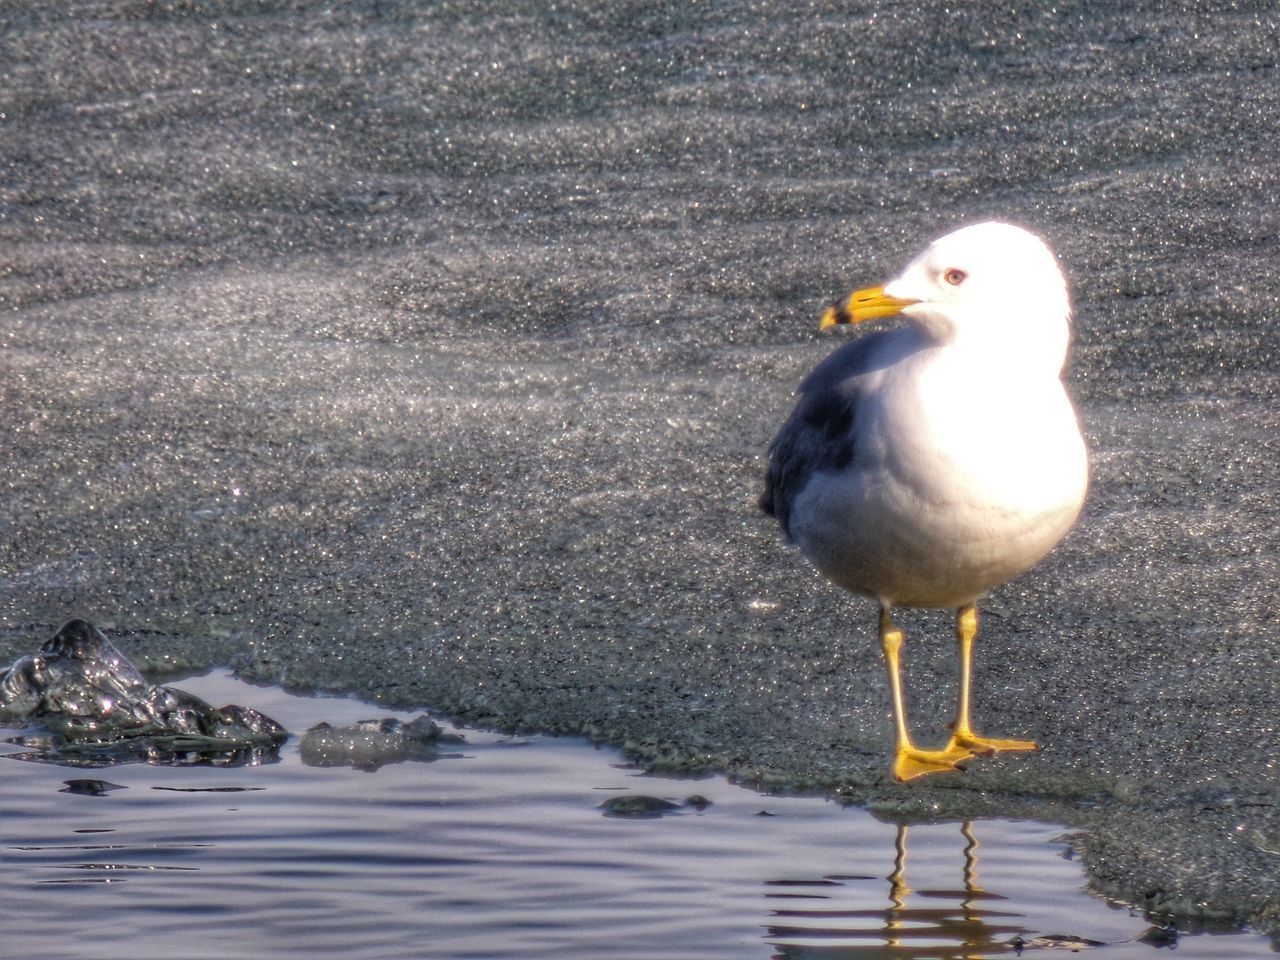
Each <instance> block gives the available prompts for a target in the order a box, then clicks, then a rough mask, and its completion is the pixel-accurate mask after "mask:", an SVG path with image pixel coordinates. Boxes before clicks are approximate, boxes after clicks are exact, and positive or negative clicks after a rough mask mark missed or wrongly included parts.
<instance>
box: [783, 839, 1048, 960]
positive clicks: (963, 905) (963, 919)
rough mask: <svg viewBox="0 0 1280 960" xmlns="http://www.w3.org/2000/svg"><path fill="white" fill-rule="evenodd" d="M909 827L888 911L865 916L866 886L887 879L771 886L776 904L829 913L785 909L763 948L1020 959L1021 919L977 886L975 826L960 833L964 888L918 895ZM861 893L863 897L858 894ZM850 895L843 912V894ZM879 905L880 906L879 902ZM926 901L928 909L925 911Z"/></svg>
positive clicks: (786, 958)
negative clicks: (910, 864) (910, 873)
mask: <svg viewBox="0 0 1280 960" xmlns="http://www.w3.org/2000/svg"><path fill="white" fill-rule="evenodd" d="M910 829H911V828H910V827H909V826H907V825H906V824H899V825H898V835H897V839H896V841H895V848H896V855H895V857H894V862H893V872H892V873H890V874H889V876H888V877H887V880H888V884H889V890H888V903H887V904H886V905H884V906H868V907H865V908H859V907H858V906H857V905H856V904H857V902H858V901H859V900H861V901H863V902H866V899H869V898H867V897H866V893H867V892H868V891H867V890H866V884H868V883H875V884H876V886H877V888H879V885H880V884H882V883H884V879H885V878H880V877H875V876H853V875H848V876H844V875H842V876H827V877H822V878H820V879H817V880H811V881H810V880H778V881H770V882H769V883H768V884H767V885H768V887H769V892H768V897H769V898H770V899H771V900H793V901H794V900H824V901H827V902H828V904H829V906H826V907H821V908H815V907H809V906H805V907H795V908H792V907H781V905H779V906H780V908H779V909H775V910H773V911H772V912H771V921H770V923H769V925H768V932H767V933H766V935H765V940H766V941H767V942H768V943H770V944H771V945H772V946H773V947H775V948H776V950H777V953H776V954H775V955H774V957H775V960H860V958H871V957H876V958H885V957H892V958H895V960H897V958H904V960H909V958H917V957H918V958H925V957H930V958H939V960H969V958H977V957H985V956H990V955H991V954H995V953H1008V954H1010V955H1011V956H1012V955H1013V953H1014V950H1015V948H1014V946H1013V942H1014V940H1015V938H1017V937H1020V936H1022V935H1024V934H1026V933H1027V932H1028V931H1027V930H1026V929H1025V928H1024V927H1023V926H1021V925H1020V924H1019V923H1018V920H1019V919H1021V915H1020V914H1017V913H1014V912H1010V911H1007V910H1000V909H999V908H998V906H996V904H997V903H998V902H999V901H1001V900H1005V899H1006V898H1005V897H1003V896H1001V895H1000V894H997V893H989V892H988V891H986V890H983V889H982V887H981V886H980V885H979V883H978V840H977V837H975V836H974V832H973V823H972V822H971V821H965V822H964V823H963V824H962V825H961V826H960V833H961V835H962V836H963V837H964V840H965V847H964V855H963V868H962V873H961V880H962V886H961V887H960V888H957V889H950V890H948V889H942V890H912V889H911V888H910V887H909V886H908V885H907V839H908V834H909V832H910ZM859 886H861V887H862V888H863V889H862V890H861V891H858V890H857V888H858V887H859ZM842 888H843V890H847V891H848V892H850V893H852V895H853V896H852V899H853V901H854V904H853V905H852V906H850V907H849V908H844V907H843V906H842V905H840V904H839V903H838V902H834V901H837V900H838V898H839V897H840V892H838V891H840V890H841V889H842ZM851 888H852V889H851ZM876 899H879V896H878V894H877V895H876ZM920 901H924V903H920Z"/></svg>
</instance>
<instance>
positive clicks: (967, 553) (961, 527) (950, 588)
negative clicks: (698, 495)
mask: <svg viewBox="0 0 1280 960" xmlns="http://www.w3.org/2000/svg"><path fill="white" fill-rule="evenodd" d="M880 317H901V318H903V320H905V321H906V322H905V323H904V324H902V325H900V326H898V327H895V328H893V329H887V330H880V331H877V332H873V333H870V334H867V335H864V336H861V337H859V338H857V339H855V340H853V341H851V342H849V343H846V344H844V345H843V346H841V347H839V348H838V349H837V350H835V351H834V352H833V353H832V354H831V355H830V356H828V357H827V358H826V359H825V360H823V361H822V362H821V363H820V364H818V366H817V367H815V368H814V370H813V372H811V373H810V374H809V376H808V377H806V378H805V380H804V381H803V382H802V383H801V384H800V388H799V391H798V393H799V401H798V402H797V404H796V408H795V411H794V412H793V413H792V414H791V416H790V418H789V419H788V420H787V421H786V422H785V423H784V424H783V426H782V429H781V430H780V431H779V432H778V435H777V437H776V438H775V439H774V441H773V444H772V446H771V447H770V448H769V469H768V474H767V476H766V478H765V488H764V494H763V495H762V496H761V498H760V506H761V508H762V509H763V510H764V512H765V513H767V514H769V515H770V516H772V517H774V518H776V519H777V521H778V523H779V524H780V525H781V527H782V530H783V532H784V534H785V535H786V537H787V539H788V540H789V541H790V542H792V543H794V544H795V545H796V546H798V547H799V549H800V552H801V553H803V554H804V555H805V557H807V558H808V559H809V561H810V562H811V563H812V564H813V565H814V566H815V567H816V568H817V569H818V571H819V572H821V573H822V574H823V575H824V576H825V577H827V579H829V580H830V581H831V582H832V583H834V584H836V585H837V586H840V587H843V588H844V589H846V590H849V591H851V592H853V593H856V594H860V595H863V596H866V597H870V598H872V599H874V600H876V601H877V602H878V603H879V605H880V620H879V632H880V643H881V647H882V648H883V651H884V658H885V664H886V666H887V667H888V672H889V689H890V693H891V695H892V700H893V720H894V732H895V736H896V751H895V756H894V763H893V775H894V778H895V779H897V780H899V781H907V780H912V779H914V778H916V777H920V776H924V775H926V774H931V773H938V772H942V771H949V770H957V769H963V764H964V762H965V761H967V760H969V759H970V758H972V757H974V756H979V755H984V756H985V755H990V754H994V753H999V752H1002V751H1017V750H1035V749H1037V746H1036V744H1035V743H1034V742H1032V741H1030V740H1005V739H997V738H992V737H986V736H980V735H979V734H977V733H976V732H975V731H974V729H973V727H972V726H971V725H970V718H969V690H970V681H971V677H972V655H973V644H974V638H975V637H976V636H977V633H978V608H977V602H978V601H979V599H981V598H982V596H983V595H984V594H986V593H987V592H988V591H989V590H991V589H992V588H994V587H997V586H999V585H1000V584H1002V583H1004V582H1006V581H1008V580H1010V579H1012V578H1013V577H1016V576H1018V575H1019V574H1021V573H1023V572H1024V571H1026V570H1028V569H1030V568H1031V567H1032V566H1033V565H1034V564H1035V563H1036V562H1037V561H1039V560H1040V559H1041V558H1042V557H1043V556H1044V555H1045V554H1047V553H1048V552H1049V551H1050V550H1051V549H1052V548H1053V547H1054V545H1055V544H1057V543H1058V541H1059V540H1061V539H1062V537H1063V536H1064V535H1065V534H1066V532H1067V531H1068V530H1069V529H1070V528H1071V525H1072V524H1073V523H1074V522H1075V519H1076V516H1077V515H1078V514H1079V512H1080V508H1081V506H1082V505H1083V503H1084V497H1085V491H1086V488H1087V486H1088V454H1087V452H1086V449H1085V444H1084V439H1083V438H1082V437H1081V435H1080V425H1079V421H1078V420H1077V417H1076V413H1075V410H1074V408H1073V407H1072V405H1071V400H1070V398H1069V397H1068V395H1067V392H1066V389H1065V387H1064V386H1063V383H1062V368H1063V364H1064V363H1065V362H1066V356H1067V348H1068V345H1069V342H1070V338H1071V329H1070V323H1071V303H1070V300H1069V297H1068V294H1067V283H1066V279H1065V277H1064V276H1063V274H1062V271H1061V270H1060V269H1059V267H1058V263H1057V260H1056V259H1055V257H1054V255H1053V253H1052V251H1051V250H1050V249H1049V247H1048V246H1047V245H1046V244H1045V242H1044V241H1043V240H1042V239H1041V238H1040V237H1038V236H1036V235H1035V234H1033V233H1031V232H1029V231H1027V230H1025V229H1023V228H1021V227H1017V226H1013V225H1011V224H1008V223H999V222H987V223H978V224H974V225H971V226H966V227H962V228H961V229H959V230H955V231H954V232H952V233H948V234H946V235H945V236H943V237H940V238H939V239H937V240H935V241H933V242H932V243H931V244H929V246H927V247H926V248H925V249H924V250H923V251H922V252H921V253H919V254H918V255H917V256H916V257H915V259H913V260H912V261H911V262H910V263H908V264H907V266H906V268H905V269H904V270H903V271H902V273H901V274H899V276H898V277H897V278H896V279H895V280H893V281H891V282H890V283H888V284H886V285H884V286H883V287H872V288H868V289H866V290H858V291H856V292H855V293H853V294H851V295H850V296H849V298H848V300H847V301H845V302H844V303H841V304H837V305H834V306H831V307H829V308H828V309H827V311H826V312H825V313H824V314H823V316H822V321H821V325H820V329H822V330H826V329H828V328H830V327H833V326H835V325H837V324H857V323H862V322H863V321H866V320H872V319H875V318H880ZM894 607H926V608H938V609H950V610H954V611H955V622H956V637H957V639H958V641H959V660H960V690H959V697H958V703H957V706H956V716H955V722H954V723H953V724H952V725H951V738H950V740H949V741H948V743H947V744H946V746H944V747H943V748H942V749H939V750H928V749H922V748H920V747H917V746H916V745H915V743H914V742H913V741H912V739H911V734H910V732H909V729H908V725H907V717H906V711H905V709H904V706H903V695H902V679H901V651H902V645H903V634H902V631H901V630H899V629H898V627H897V626H896V625H895V624H894V622H893V618H892V615H891V614H892V611H893V608H894Z"/></svg>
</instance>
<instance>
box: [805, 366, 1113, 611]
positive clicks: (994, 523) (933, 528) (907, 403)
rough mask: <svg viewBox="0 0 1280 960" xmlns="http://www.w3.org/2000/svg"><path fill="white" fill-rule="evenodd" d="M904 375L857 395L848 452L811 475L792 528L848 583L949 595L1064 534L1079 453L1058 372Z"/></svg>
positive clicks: (812, 554) (992, 577)
mask: <svg viewBox="0 0 1280 960" xmlns="http://www.w3.org/2000/svg"><path fill="white" fill-rule="evenodd" d="M943 372H944V374H945V372H946V371H945V370H944V371H943ZM904 379H906V378H904ZM909 382H910V386H911V389H910V392H909V393H908V392H906V391H904V390H896V389H895V384H894V383H893V382H887V383H885V384H883V385H882V389H881V390H880V391H879V392H877V393H876V394H875V395H873V396H872V397H870V398H868V402H865V403H860V405H859V410H858V416H857V418H856V420H855V424H854V429H855V431H856V432H857V447H856V449H857V455H856V456H855V458H854V461H853V463H852V464H850V466H849V467H848V468H847V469H845V470H843V471H838V472H836V471H831V472H825V473H816V474H815V475H814V476H813V477H812V478H811V479H810V480H809V482H808V483H807V484H806V485H805V487H804V489H803V490H802V491H801V493H800V495H799V496H798V497H797V500H796V505H795V513H794V516H795V520H794V522H793V535H794V537H795V540H796V543H797V544H798V545H799V546H800V549H801V550H802V551H803V552H804V553H805V555H806V556H808V557H809V559H810V560H811V561H812V562H813V563H814V565H815V566H817V568H818V569H819V570H820V571H822V573H824V574H825V575H826V576H827V577H828V578H830V579H831V580H832V581H833V582H835V583H837V584H839V585H840V586H842V587H845V588H846V589H848V590H852V591H854V592H857V593H862V594H866V595H869V596H872V597H877V598H879V599H881V600H882V601H887V602H889V603H893V604H901V605H905V606H922V607H957V606H960V605H962V604H965V603H970V602H972V601H974V600H976V599H977V598H978V597H979V596H981V595H982V594H984V593H986V592H987V591H988V590H990V589H991V588H992V587H995V586H997V585H999V584H1001V583H1004V582H1005V581H1007V580H1009V579H1011V578H1013V577H1015V576H1017V575H1018V574H1020V573H1022V572H1023V571H1025V570H1027V569H1029V568H1030V567H1031V566H1032V565H1034V564H1035V563H1036V562H1037V561H1038V560H1040V558H1041V557H1043V556H1044V555H1045V554H1046V553H1048V552H1049V550H1051V549H1052V548H1053V546H1054V545H1055V544H1056V543H1057V542H1058V541H1059V540H1060V539H1061V538H1062V537H1063V535H1064V534H1066V532H1067V530H1069V529H1070V527H1071V524H1072V523H1073V522H1074V521H1075V518H1076V516H1077V514H1078V513H1079V512H1080V507H1081V505H1082V504H1083V502H1084V494H1085V488H1086V486H1087V474H1088V464H1087V455H1086V452H1085V447H1084V441H1083V440H1082V439H1081V437H1080V431H1079V426H1078V423H1077V421H1076V417H1075V413H1074V411H1073V410H1072V408H1071V404H1070V401H1069V400H1068V399H1067V396H1066V393H1065V391H1064V390H1063V389H1062V386H1061V384H1060V383H1059V382H1058V381H1057V379H1056V378H1053V379H1052V381H1051V382H1045V381H1044V380H1043V379H1041V380H1040V381H1038V382H1036V383H1033V384H1020V385H1011V384H1008V383H1005V384H994V383H993V384H987V385H983V384H972V383H970V384H967V385H963V386H962V387H961V389H960V390H959V391H958V390H957V388H956V384H955V383H954V381H949V380H948V379H947V378H946V376H942V377H935V378H931V377H929V376H924V377H920V376H917V377H916V378H915V379H913V380H910V381H909Z"/></svg>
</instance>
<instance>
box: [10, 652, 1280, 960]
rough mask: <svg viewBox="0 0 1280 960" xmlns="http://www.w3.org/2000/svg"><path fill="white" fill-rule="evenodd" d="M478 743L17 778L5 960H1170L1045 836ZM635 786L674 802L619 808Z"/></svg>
mask: <svg viewBox="0 0 1280 960" xmlns="http://www.w3.org/2000/svg"><path fill="white" fill-rule="evenodd" d="M175 685H176V686H178V687H180V688H182V689H185V690H188V691H190V692H192V693H195V694H197V695H198V696H201V697H204V698H205V699H208V700H210V701H213V702H216V703H224V702H236V703H243V704H246V705H250V706H253V707H255V708H257V709H260V710H262V711H264V712H266V713H268V714H269V715H271V716H273V717H275V718H276V719H277V720H279V721H280V722H282V723H283V724H285V726H286V727H288V728H289V729H290V730H291V731H294V732H295V733H301V732H302V731H304V730H306V729H307V728H309V727H311V726H313V725H314V724H316V723H318V722H320V721H321V720H324V721H327V722H328V723H330V724H333V725H335V726H337V725H341V724H347V723H351V722H353V721H355V720H359V719H367V718H370V717H381V716H395V717H399V718H401V719H406V720H407V719H409V718H410V717H411V716H412V714H406V713H394V712H391V711H384V710H381V709H379V708H376V707H370V706H369V705H367V704H363V703H360V702H358V701H355V700H350V699H335V698H305V697H292V696H289V695H288V694H285V693H284V692H283V691H280V690H278V689H271V688H261V687H247V686H246V685H244V684H241V683H238V682H237V681H236V680H234V679H233V678H232V677H231V676H230V675H229V674H227V673H226V672H217V673H213V674H210V675H208V676H206V677H200V678H195V679H190V680H185V681H180V682H178V683H176V684H175ZM464 735H465V737H466V743H465V744H462V745H446V746H445V747H444V748H443V749H442V752H441V754H440V758H439V759H437V760H434V761H432V762H420V761H414V762H406V763H398V764H392V765H388V766H384V767H381V768H380V769H378V770H377V771H376V772H365V771H360V770H353V769H351V768H350V767H309V766H305V765H304V764H303V763H302V760H301V757H300V755H299V751H298V745H297V739H296V737H295V738H294V739H291V740H290V741H289V743H288V744H286V746H285V748H284V750H283V751H282V755H281V762H279V763H276V764H270V765H265V766H259V767H240V768H232V769H226V768H214V767H152V766H147V765H144V764H131V765H125V766H116V767H112V768H110V769H109V770H84V769H71V768H67V767H58V766H52V765H48V764H41V763H23V762H17V761H9V762H5V763H3V764H0V806H2V808H3V817H2V818H0V850H2V854H0V857H2V859H3V864H4V870H3V873H0V898H2V899H0V902H3V903H4V905H5V923H4V932H3V937H2V942H3V946H4V955H11V956H36V955H44V956H57V957H67V958H74V957H110V958H116V957H119V958H124V957H127V958H130V960H146V958H165V960H169V958H172V957H174V956H178V955H180V956H182V957H184V958H188V960H200V958H225V957H228V956H242V957H253V958H277V957H279V958H284V957H303V956H306V957H327V956H341V957H343V958H354V960H364V958H369V960H372V958H411V957H431V958H464V957H466V958H506V957H511V958H515V957H520V958H530V957H547V958H593V960H594V958H601V957H605V956H608V957H618V958H667V960H669V958H688V960H699V958H721V957H723V958H749V957H758V958H770V957H775V958H789V960H801V958H805V960H808V958H815V960H816V958H823V960H852V958H863V957H896V958H925V957H938V958H951V957H955V958H960V957H985V956H997V955H1008V956H1013V955H1015V953H1016V951H1017V949H1018V946H1019V945H1021V947H1022V955H1023V956H1046V957H1047V956H1055V955H1059V954H1065V952H1066V951H1067V950H1069V949H1071V948H1075V949H1077V950H1079V951H1080V952H1081V953H1082V954H1085V953H1097V954H1098V955H1099V956H1104V957H1108V958H1128V957H1148V956H1152V955H1153V953H1152V951H1153V950H1155V949H1157V947H1156V945H1155V944H1153V943H1151V942H1144V941H1141V940H1139V939H1137V938H1139V937H1141V936H1142V935H1143V934H1144V933H1145V932H1147V931H1148V930H1149V929H1150V926H1149V924H1148V923H1147V922H1145V921H1144V920H1143V919H1142V918H1141V917H1140V916H1136V915H1134V914H1133V913H1131V912H1130V911H1129V910H1128V909H1126V908H1124V907H1120V906H1117V905H1114V904H1108V903H1106V902H1104V901H1102V900H1098V899H1096V898H1093V897H1090V896H1089V895H1087V894H1085V893H1084V892H1082V889H1081V887H1082V884H1083V879H1084V878H1083V875H1082V872H1081V869H1080V867H1079V866H1078V864H1076V863H1074V862H1073V861H1072V860H1071V859H1070V851H1069V848H1068V847H1067V845H1066V844H1065V843H1064V842H1062V841H1061V840H1060V839H1058V838H1059V835H1060V833H1061V828H1059V827H1055V826H1053V825H1050V824H1041V823H1029V822H1012V821H992V820H983V821H975V822H972V823H965V824H962V823H942V824H925V825H917V826H911V827H895V826H893V825H891V824H884V823H881V822H879V821H877V820H875V819H874V818H873V817H871V816H870V815H869V814H867V813H865V812H863V811H859V810H855V809H846V808H841V807H839V806H837V805H836V804H833V803H829V802H825V801H822V800H815V799H803V798H789V797H770V796H762V795H761V794H758V793H754V792H752V791H750V790H746V789H743V788H741V787H736V786H734V785H732V784H729V783H727V782H726V781H725V780H724V779H723V778H706V779H701V780H696V781H691V780H666V779H659V778H653V777H645V776H641V775H639V774H638V773H637V772H636V771H635V770H632V769H629V768H627V767H625V766H623V765H620V764H619V763H618V758H617V756H616V755H615V754H613V753H611V752H609V751H602V750H597V749H595V748H593V747H591V746H590V745H588V744H586V743H583V742H582V741H578V740H572V739H555V738H543V737H534V738H529V739H510V738H505V737H502V736H500V735H498V734H489V733H484V732H477V731H474V730H467V731H464ZM3 750H4V752H6V753H17V752H20V751H21V748H19V747H10V746H8V745H5V746H4V747H3ZM637 795H643V796H646V797H649V798H656V799H658V800H666V801H668V803H666V804H663V803H656V804H655V803H653V802H652V801H650V802H649V803H648V804H644V803H631V802H623V801H620V800H619V798H621V797H631V796H637ZM691 795H697V796H700V797H701V798H704V799H705V800H707V801H709V803H707V804H702V803H694V804H691V803H688V802H686V801H687V798H689V797H690V796H691ZM602 804H603V805H604V806H602ZM1054 937H1060V938H1066V939H1054ZM1037 938H1047V939H1039V940H1037ZM1091 942H1092V943H1091ZM1177 950H1178V956H1180V957H1183V958H1186V957H1236V958H1239V957H1252V956H1256V957H1262V956H1271V955H1272V954H1271V951H1270V949H1269V944H1268V942H1267V941H1266V940H1265V938H1262V937H1259V936H1254V935H1250V934H1235V935H1230V936H1209V935H1198V936H1185V935H1184V936H1182V937H1180V938H1179V939H1178V940H1177Z"/></svg>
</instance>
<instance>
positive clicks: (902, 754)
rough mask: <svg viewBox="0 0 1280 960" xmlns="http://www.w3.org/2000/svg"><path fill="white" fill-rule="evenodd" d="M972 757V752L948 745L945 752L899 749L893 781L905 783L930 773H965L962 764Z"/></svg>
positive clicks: (914, 748) (894, 762) (911, 748)
mask: <svg viewBox="0 0 1280 960" xmlns="http://www.w3.org/2000/svg"><path fill="white" fill-rule="evenodd" d="M972 756H973V752H972V751H970V750H966V749H965V748H964V747H958V746H956V745H955V744H950V745H948V746H947V748H946V749H945V750H919V749H917V748H916V747H899V748H898V753H897V756H896V757H895V758H894V761H893V779H895V780H897V781H898V782H899V783H905V782H906V781H908V780H914V779H915V778H916V777H923V776H925V775H927V774H930V773H947V772H951V773H956V772H961V773H963V772H964V767H963V766H961V764H963V763H964V761H966V760H968V759H969V758H970V757H972Z"/></svg>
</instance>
